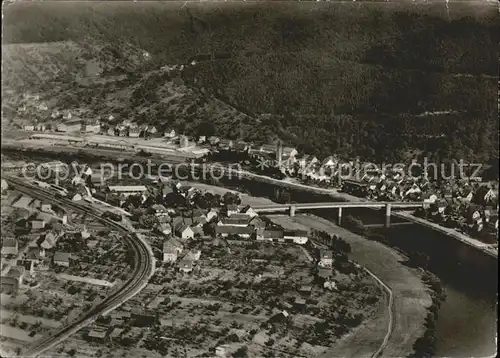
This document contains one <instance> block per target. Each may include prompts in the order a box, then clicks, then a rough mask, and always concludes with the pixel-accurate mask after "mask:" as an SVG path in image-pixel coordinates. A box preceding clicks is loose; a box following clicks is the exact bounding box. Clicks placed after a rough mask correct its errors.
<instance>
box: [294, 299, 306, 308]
mask: <svg viewBox="0 0 500 358" xmlns="http://www.w3.org/2000/svg"><path fill="white" fill-rule="evenodd" d="M293 305H294V307H295V308H296V309H298V310H303V309H304V308H305V307H306V300H305V299H304V298H302V297H296V298H295V301H294V303H293Z"/></svg>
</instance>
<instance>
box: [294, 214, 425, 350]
mask: <svg viewBox="0 0 500 358" xmlns="http://www.w3.org/2000/svg"><path fill="white" fill-rule="evenodd" d="M295 220H296V222H298V223H300V224H303V225H306V226H308V227H311V228H314V229H316V230H324V231H327V232H329V233H335V234H337V235H340V236H341V237H342V238H343V239H344V240H346V241H347V242H348V243H349V244H350V245H351V248H352V253H351V254H350V255H349V258H350V259H352V260H354V261H356V262H358V263H359V264H360V265H362V266H364V267H366V268H367V269H368V270H370V271H371V272H372V273H373V274H374V275H376V276H377V277H379V278H380V279H381V280H382V281H383V282H384V283H385V284H386V285H387V286H388V287H389V288H390V289H391V290H392V292H393V302H394V312H393V315H394V326H393V327H392V328H393V332H392V335H391V336H390V338H389V340H388V343H387V346H386V348H385V349H384V350H383V351H382V356H384V357H401V356H406V355H407V354H408V353H411V352H412V346H413V343H414V342H415V341H416V340H417V338H419V337H420V336H421V335H422V334H423V332H424V326H423V324H424V320H425V317H426V315H427V310H426V309H427V307H429V306H430V305H431V297H430V295H429V293H428V290H427V288H426V286H425V285H424V283H423V282H422V280H421V278H420V274H419V273H418V272H417V271H416V270H413V269H411V268H409V267H407V266H405V265H403V264H402V261H404V260H405V258H404V257H403V256H402V255H401V254H400V253H398V252H397V251H395V250H393V249H391V248H390V247H387V246H385V245H382V244H381V243H378V242H374V241H369V240H367V239H365V238H363V237H361V236H359V235H356V234H354V233H352V232H350V231H347V230H345V229H343V228H340V227H338V226H336V225H335V224H333V223H332V222H330V221H328V220H326V219H323V218H319V217H316V216H312V215H297V216H296V217H295ZM386 308H387V303H386V304H385V305H384V307H383V309H386ZM383 317H384V319H381V318H380V319H379V318H377V319H375V320H373V321H370V322H367V324H366V325H364V326H361V327H358V329H356V330H355V331H354V332H352V333H351V334H350V335H348V336H347V337H345V338H344V339H343V340H342V341H341V342H339V344H338V345H336V346H335V347H332V349H331V350H329V351H328V353H329V355H330V356H335V357H340V356H344V357H345V356H351V357H353V356H354V357H370V356H371V355H372V354H373V353H374V352H375V351H376V350H377V349H378V347H379V346H380V344H381V343H382V342H383V340H384V338H385V335H386V333H387V327H388V321H387V318H388V317H387V314H385V315H384V316H383ZM368 337H373V339H370V338H368ZM377 338H379V341H377ZM374 342H377V344H374Z"/></svg>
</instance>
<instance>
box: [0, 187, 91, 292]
mask: <svg viewBox="0 0 500 358" xmlns="http://www.w3.org/2000/svg"><path fill="white" fill-rule="evenodd" d="M6 200H7V201H8V203H9V206H8V207H9V209H10V210H6V209H4V210H3V214H4V215H9V217H11V218H12V221H13V224H14V225H15V228H16V229H17V230H16V231H14V232H12V234H11V235H9V236H6V237H4V238H2V243H1V245H2V246H1V256H2V263H3V265H4V266H3V268H2V277H1V281H0V282H1V284H0V286H1V291H2V292H5V293H9V294H15V293H16V292H17V290H18V289H19V287H21V286H22V285H23V283H24V280H25V279H26V278H31V277H34V276H35V272H36V271H35V269H40V270H46V269H48V266H47V265H46V264H47V263H52V264H53V265H55V266H62V267H69V265H70V254H69V253H66V252H63V251H58V247H57V243H58V241H59V239H60V238H61V237H62V236H63V235H64V234H65V231H66V230H67V228H68V227H67V220H68V219H67V215H66V213H65V212H64V211H62V210H60V209H59V208H56V207H52V205H51V204H50V203H45V202H42V201H40V200H37V199H33V198H31V197H29V196H27V195H24V194H16V195H11V196H9V197H7V198H6ZM80 234H81V235H82V237H83V236H84V235H85V234H86V230H82V232H81V233H80Z"/></svg>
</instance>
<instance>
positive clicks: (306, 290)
mask: <svg viewBox="0 0 500 358" xmlns="http://www.w3.org/2000/svg"><path fill="white" fill-rule="evenodd" d="M311 292H312V287H311V286H301V287H299V293H300V294H301V295H302V296H311Z"/></svg>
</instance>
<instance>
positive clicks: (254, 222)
mask: <svg viewBox="0 0 500 358" xmlns="http://www.w3.org/2000/svg"><path fill="white" fill-rule="evenodd" d="M249 224H250V225H251V226H253V227H254V228H256V229H265V228H266V223H265V222H264V220H262V219H261V218H260V217H258V216H254V218H253V219H251V220H250V223H249Z"/></svg>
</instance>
